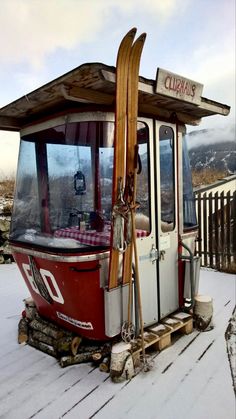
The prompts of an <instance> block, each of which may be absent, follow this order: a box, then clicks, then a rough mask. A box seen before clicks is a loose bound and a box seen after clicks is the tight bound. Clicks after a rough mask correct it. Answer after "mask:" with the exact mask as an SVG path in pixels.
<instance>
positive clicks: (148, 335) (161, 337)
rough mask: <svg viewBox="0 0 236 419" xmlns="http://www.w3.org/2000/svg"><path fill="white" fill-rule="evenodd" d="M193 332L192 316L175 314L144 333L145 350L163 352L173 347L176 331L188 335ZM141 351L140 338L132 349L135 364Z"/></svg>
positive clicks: (180, 313)
mask: <svg viewBox="0 0 236 419" xmlns="http://www.w3.org/2000/svg"><path fill="white" fill-rule="evenodd" d="M192 330H193V319H192V316H191V315H189V314H187V313H182V312H178V313H174V314H172V315H171V316H169V317H166V318H165V319H163V320H162V321H161V322H160V323H158V324H156V325H154V326H151V327H149V328H148V329H147V330H146V331H145V332H144V342H145V349H147V348H150V349H152V350H153V351H162V350H163V349H165V348H167V347H168V346H170V345H171V343H172V341H171V338H172V336H173V334H174V333H175V332H176V331H179V332H180V333H182V334H185V335H188V334H189V333H191V332H192ZM141 351H142V347H141V337H138V338H137V339H136V340H135V342H134V343H133V347H132V354H133V359H134V362H135V363H136V361H137V359H139V355H140V353H141Z"/></svg>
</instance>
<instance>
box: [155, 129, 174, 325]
mask: <svg viewBox="0 0 236 419" xmlns="http://www.w3.org/2000/svg"><path fill="white" fill-rule="evenodd" d="M158 140H159V141H158ZM155 153H156V162H157V164H156V174H155V178H156V182H155V183H156V206H157V207H156V231H157V242H156V245H157V268H158V269H157V271H158V279H159V281H158V282H159V292H158V294H159V315H160V318H163V317H165V316H166V315H168V314H169V313H171V312H173V311H175V310H176V309H177V308H178V306H179V302H178V299H179V298H178V230H177V158H176V157H177V144H176V127H175V125H172V124H163V123H160V122H156V151H155Z"/></svg>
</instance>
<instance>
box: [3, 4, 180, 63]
mask: <svg viewBox="0 0 236 419" xmlns="http://www.w3.org/2000/svg"><path fill="white" fill-rule="evenodd" d="M0 3H1V5H0V6H1V15H0V28H1V37H2V39H5V40H7V42H6V41H5V42H1V44H0V56H1V61H2V65H4V64H5V65H7V64H17V63H18V64H19V63H29V64H30V66H32V67H33V68H35V69H38V68H40V67H41V66H43V64H44V62H45V59H46V57H47V56H48V55H49V54H52V53H53V52H55V51H56V50H57V49H58V48H62V49H73V48H76V47H77V48H79V47H80V45H81V44H84V43H85V44H86V43H87V42H91V41H93V40H96V38H97V36H99V34H101V33H103V34H104V32H105V31H106V28H107V27H111V26H110V25H111V22H113V23H114V25H113V27H112V30H113V31H115V30H117V28H118V27H117V20H116V16H117V13H118V14H119V15H121V16H123V18H125V19H129V18H131V17H132V18H133V17H135V16H136V15H138V16H139V18H140V16H142V17H145V16H146V17H147V16H149V18H151V17H153V18H155V17H158V22H159V24H160V23H161V25H163V24H166V23H167V21H168V19H170V18H171V17H172V16H173V15H174V14H175V12H176V10H177V7H178V8H179V2H178V1H177V0H165V1H163V2H162V1H157V0H146V1H145V4H144V3H143V0H129V1H120V0H99V1H98V0H89V1H87V0H48V1H47V0H44V1H42V0H31V1H29V0H1V2H0ZM187 3H188V0H182V1H181V5H182V6H181V8H182V9H183V8H184V5H186V4H187ZM178 13H180V10H179V11H178ZM106 38H107V36H106Z"/></svg>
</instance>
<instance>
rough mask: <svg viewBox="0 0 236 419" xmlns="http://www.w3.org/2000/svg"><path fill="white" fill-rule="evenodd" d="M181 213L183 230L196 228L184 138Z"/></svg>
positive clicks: (189, 169)
mask: <svg viewBox="0 0 236 419" xmlns="http://www.w3.org/2000/svg"><path fill="white" fill-rule="evenodd" d="M183 213H184V214H183V218H184V230H187V229H192V228H196V227H197V217H196V207H195V199H194V194H193V186H192V173H191V167H190V161H189V154H188V148H187V142H186V137H183Z"/></svg>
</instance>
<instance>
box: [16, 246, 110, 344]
mask: <svg viewBox="0 0 236 419" xmlns="http://www.w3.org/2000/svg"><path fill="white" fill-rule="evenodd" d="M14 258H15V260H16V262H17V265H18V267H19V269H20V271H21V273H22V276H23V278H24V280H25V282H26V285H27V287H28V288H29V291H30V294H31V295H32V298H33V299H34V301H35V304H36V306H37V309H38V311H39V314H40V315H41V316H43V317H45V318H47V319H49V320H51V321H53V322H55V323H57V324H59V325H61V326H62V327H64V328H66V329H68V330H71V331H73V332H75V333H77V334H79V335H81V336H84V337H86V338H89V339H99V340H104V339H108V338H107V337H106V335H105V321H104V291H103V288H101V287H100V270H99V269H96V267H97V265H98V263H99V261H90V262H76V263H68V262H55V261H50V260H46V259H42V258H38V257H35V258H34V262H35V265H36V267H37V269H38V270H39V271H40V274H41V278H43V282H44V284H45V285H46V287H47V289H48V291H49V294H50V296H51V297H52V299H53V301H52V303H49V302H47V301H46V300H45V299H44V298H43V297H42V296H41V295H40V293H39V291H38V288H37V285H36V284H35V282H34V280H33V276H32V272H31V269H30V265H29V259H28V256H27V255H24V254H21V253H14ZM94 269H95V270H94ZM76 270H86V272H78V271H76Z"/></svg>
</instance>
